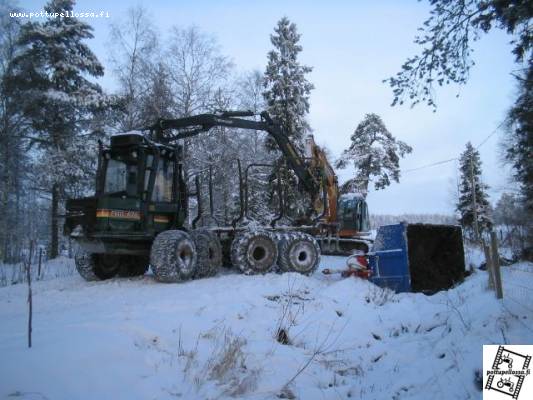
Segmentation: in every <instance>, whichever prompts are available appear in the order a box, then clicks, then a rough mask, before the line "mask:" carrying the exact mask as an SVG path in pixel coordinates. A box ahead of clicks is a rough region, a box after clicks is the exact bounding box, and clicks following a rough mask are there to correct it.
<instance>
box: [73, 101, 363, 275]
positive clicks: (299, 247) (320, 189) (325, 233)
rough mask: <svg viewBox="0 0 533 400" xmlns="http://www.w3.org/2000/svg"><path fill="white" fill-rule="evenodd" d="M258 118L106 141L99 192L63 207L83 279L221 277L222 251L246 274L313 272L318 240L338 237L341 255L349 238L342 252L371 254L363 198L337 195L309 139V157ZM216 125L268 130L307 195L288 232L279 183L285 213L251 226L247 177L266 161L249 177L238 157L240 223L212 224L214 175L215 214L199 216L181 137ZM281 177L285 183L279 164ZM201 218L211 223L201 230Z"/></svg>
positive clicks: (161, 126)
mask: <svg viewBox="0 0 533 400" xmlns="http://www.w3.org/2000/svg"><path fill="white" fill-rule="evenodd" d="M252 116H254V114H253V113H252V112H249V111H245V112H220V113H216V114H201V115H197V116H192V117H187V118H181V119H162V120H159V121H158V122H157V123H156V124H155V125H153V126H151V127H149V128H147V129H145V130H144V131H145V133H144V134H143V133H141V132H129V133H125V134H120V135H115V136H112V137H111V144H110V146H109V147H104V146H102V145H101V144H100V150H99V157H98V169H97V174H96V193H95V195H94V196H91V197H85V198H79V199H69V200H67V204H66V208H67V216H66V223H65V234H66V235H70V237H71V238H73V239H74V240H75V241H76V242H77V244H78V245H79V246H77V251H76V255H75V260H76V267H77V269H78V272H79V273H80V275H81V276H82V277H84V278H85V279H86V280H100V279H108V278H111V277H113V276H115V275H117V274H118V275H119V276H136V275H142V274H144V273H145V272H146V270H147V268H148V264H150V265H151V267H152V271H153V273H154V275H155V278H156V279H157V280H159V281H163V282H177V281H181V280H185V279H191V278H195V277H203V276H210V275H213V274H215V273H216V272H217V270H218V268H219V267H220V266H221V264H222V258H223V252H224V253H225V254H226V255H229V258H230V259H231V262H232V264H233V265H235V266H237V267H238V268H239V269H240V270H241V271H242V272H244V273H247V274H257V273H265V272H268V271H270V270H272V269H273V268H274V267H275V266H276V265H277V266H278V268H279V269H280V270H281V271H295V272H299V273H302V274H310V273H312V272H313V271H314V270H315V269H316V268H317V266H318V263H319V260H320V247H319V245H318V243H317V240H316V239H315V237H316V238H318V239H319V240H320V241H321V244H322V245H323V246H322V247H326V242H327V243H329V244H331V241H333V242H334V243H336V245H335V248H336V249H337V250H338V249H339V242H340V240H344V247H345V246H346V245H348V247H349V248H359V249H362V250H363V251H367V250H368V242H366V241H365V240H364V239H361V238H360V237H359V236H358V235H359V232H361V231H364V230H367V229H368V211H367V207H366V203H365V201H364V199H362V198H359V197H349V198H346V199H339V196H338V186H337V178H336V176H335V174H334V172H333V169H332V168H331V166H330V165H329V163H328V162H327V159H326V157H325V155H324V153H323V152H322V150H321V149H320V148H319V147H318V146H316V145H315V144H314V142H313V140H312V137H309V138H308V140H307V142H306V155H307V156H308V157H307V158H305V157H302V156H300V155H299V154H298V152H297V151H296V149H295V148H294V146H293V145H292V143H291V142H290V141H289V139H288V137H287V135H286V134H285V133H284V132H283V130H282V128H281V126H280V125H279V124H278V123H276V122H275V121H273V120H272V119H271V118H270V116H269V115H268V114H267V113H266V112H263V113H261V114H260V120H259V121H258V120H255V119H254V120H251V119H245V118H241V117H252ZM217 126H221V127H230V128H243V129H251V130H259V131H266V132H268V134H270V135H271V136H272V137H273V139H274V140H275V141H276V143H277V145H278V146H279V149H280V150H281V152H282V153H283V155H284V156H285V159H286V163H287V165H288V167H289V168H290V169H291V170H292V171H294V173H295V174H296V176H297V177H298V180H299V186H300V188H301V189H303V190H305V191H306V192H307V193H308V194H309V196H310V198H311V203H310V204H312V206H311V207H309V210H307V212H306V215H305V217H304V218H301V219H300V220H299V221H298V223H292V224H291V225H292V226H283V227H278V226H276V222H278V221H279V220H281V218H282V217H283V216H284V215H286V212H285V204H284V201H283V198H284V196H283V190H284V189H283V188H282V186H281V184H278V199H279V215H278V216H277V217H276V218H274V219H273V220H272V221H271V223H270V225H269V226H260V227H258V225H257V224H256V223H250V219H249V218H248V174H249V172H250V171H251V169H252V168H254V167H265V166H266V165H265V164H251V165H249V166H247V167H246V169H245V173H244V179H243V172H242V170H241V165H240V161H239V160H237V166H238V172H239V195H240V196H239V199H240V213H239V217H238V218H236V219H235V220H234V221H233V222H232V226H230V227H220V226H218V224H217V223H216V219H215V218H214V216H213V197H212V184H211V179H212V174H211V170H210V175H209V203H210V216H204V215H203V207H202V201H201V199H202V197H201V194H200V184H199V178H198V176H196V179H195V183H196V185H195V186H196V190H195V193H191V192H189V190H188V188H187V184H186V178H185V174H184V164H183V161H184V154H183V150H184V146H183V140H182V139H186V138H189V137H192V136H195V135H198V134H199V133H201V132H206V131H209V130H210V129H211V128H213V127H217ZM276 173H277V174H278V175H277V176H278V182H281V179H279V177H280V175H279V174H280V169H279V168H278V169H277V170H276ZM190 196H196V198H197V200H198V203H197V207H198V215H197V216H196V217H195V218H194V220H193V221H192V223H191V224H187V220H188V215H187V214H188V199H189V197H190ZM338 210H339V213H338ZM201 221H209V222H208V223H204V224H202V225H203V226H204V227H203V228H197V224H198V222H201ZM189 225H190V226H189ZM206 226H207V227H206ZM343 236H344V237H343Z"/></svg>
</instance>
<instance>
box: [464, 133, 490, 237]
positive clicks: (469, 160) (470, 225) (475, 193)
mask: <svg viewBox="0 0 533 400" xmlns="http://www.w3.org/2000/svg"><path fill="white" fill-rule="evenodd" d="M459 172H460V183H459V200H458V202H457V211H458V213H459V223H460V224H461V225H462V226H463V227H464V228H466V229H468V230H469V231H470V233H471V237H472V238H474V237H475V236H474V233H475V218H474V200H475V204H476V210H477V224H478V228H479V232H480V234H481V233H483V232H484V231H487V230H490V229H491V228H492V222H491V217H490V214H491V208H490V204H489V201H488V195H487V190H488V188H489V187H488V186H487V185H486V184H484V183H482V182H481V159H480V157H479V152H478V151H477V150H476V149H475V148H474V146H472V144H471V143H470V142H468V143H467V144H466V149H465V151H464V152H463V153H462V154H461V156H460V157H459ZM474 197H475V199H474Z"/></svg>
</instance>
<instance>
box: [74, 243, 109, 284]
mask: <svg viewBox="0 0 533 400" xmlns="http://www.w3.org/2000/svg"><path fill="white" fill-rule="evenodd" d="M74 261H75V264H76V269H77V270H78V273H79V274H80V275H81V276H82V278H83V279H85V280H86V281H100V280H104V279H110V278H113V277H114V276H115V275H116V274H117V272H118V268H119V267H118V263H117V260H116V257H115V256H113V255H109V254H94V253H89V252H87V251H85V250H84V249H83V248H82V247H81V246H78V248H77V249H76V254H75V255H74Z"/></svg>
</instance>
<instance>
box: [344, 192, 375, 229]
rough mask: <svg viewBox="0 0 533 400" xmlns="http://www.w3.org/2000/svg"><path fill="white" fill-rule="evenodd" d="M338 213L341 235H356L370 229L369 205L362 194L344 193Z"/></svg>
mask: <svg viewBox="0 0 533 400" xmlns="http://www.w3.org/2000/svg"><path fill="white" fill-rule="evenodd" d="M337 215H338V221H339V224H340V236H341V237H345V236H355V235H356V234H358V233H361V232H368V231H369V230H370V219H369V216H368V205H367V204H366V201H365V198H364V197H363V196H362V195H358V194H354V193H350V194H344V195H342V196H341V197H340V199H339V205H338V211H337Z"/></svg>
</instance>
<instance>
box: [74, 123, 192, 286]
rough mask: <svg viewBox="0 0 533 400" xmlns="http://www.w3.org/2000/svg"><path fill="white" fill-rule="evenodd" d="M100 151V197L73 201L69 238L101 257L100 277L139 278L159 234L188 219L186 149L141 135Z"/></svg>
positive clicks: (114, 140) (117, 139)
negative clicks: (184, 155)
mask: <svg viewBox="0 0 533 400" xmlns="http://www.w3.org/2000/svg"><path fill="white" fill-rule="evenodd" d="M100 147H101V148H100V151H99V159H98V169H97V176H96V194H95V196H91V197H85V198H79V199H69V200H67V204H66V208H67V218H66V223H65V228H64V229H65V234H66V235H70V236H71V237H73V238H74V239H76V242H77V243H78V244H79V245H80V246H81V247H82V248H83V249H84V250H85V251H86V252H87V253H90V254H95V255H96V257H97V260H95V261H96V262H97V263H98V264H99V268H98V273H97V275H99V276H98V278H100V279H105V278H107V277H110V276H114V275H115V274H116V273H119V274H120V275H123V276H133V275H139V274H142V273H144V272H145V271H146V268H147V266H148V257H149V254H150V247H151V244H152V242H153V240H154V238H155V236H156V235H157V234H158V233H160V232H162V231H165V230H168V229H176V228H177V227H181V226H182V225H183V223H184V220H185V218H186V212H187V196H186V194H185V193H183V192H180V188H184V187H185V185H184V184H182V182H183V168H182V160H181V154H182V149H181V146H179V145H178V146H168V145H162V144H159V143H158V144H155V143H153V142H151V141H150V140H149V139H148V138H146V137H145V136H143V135H142V134H140V133H136V132H128V133H125V134H120V135H116V136H113V137H111V146H110V147H108V148H105V147H103V146H100Z"/></svg>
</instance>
